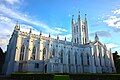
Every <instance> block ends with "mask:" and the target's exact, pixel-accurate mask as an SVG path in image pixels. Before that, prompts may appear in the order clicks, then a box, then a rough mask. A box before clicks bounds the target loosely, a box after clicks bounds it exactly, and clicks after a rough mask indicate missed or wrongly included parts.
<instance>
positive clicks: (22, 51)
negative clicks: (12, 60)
mask: <svg viewBox="0 0 120 80" xmlns="http://www.w3.org/2000/svg"><path fill="white" fill-rule="evenodd" d="M24 50H25V46H24V45H22V46H21V53H24Z"/></svg>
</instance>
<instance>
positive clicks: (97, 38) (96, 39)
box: [95, 33, 99, 41]
mask: <svg viewBox="0 0 120 80" xmlns="http://www.w3.org/2000/svg"><path fill="white" fill-rule="evenodd" d="M95 41H99V37H98V35H97V33H96V34H95Z"/></svg>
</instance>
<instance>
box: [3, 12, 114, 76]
mask: <svg viewBox="0 0 120 80" xmlns="http://www.w3.org/2000/svg"><path fill="white" fill-rule="evenodd" d="M71 27H72V40H71V42H69V41H66V38H65V40H60V39H59V36H57V38H56V39H54V38H51V36H50V35H49V37H45V36H42V34H41V33H40V35H35V34H32V31H31V30H30V32H29V33H27V32H22V31H20V26H19V25H18V24H16V26H15V28H14V31H13V34H12V36H11V38H10V40H9V44H8V45H7V54H6V59H5V64H4V67H3V73H4V74H11V73H12V72H19V71H28V72H35V73H115V72H116V69H115V66H114V61H113V55H112V53H111V50H108V49H107V47H106V45H105V44H102V43H101V42H100V41H99V38H98V36H97V34H96V35H95V40H94V41H93V42H91V41H89V37H88V25H87V20H86V15H85V19H84V20H81V18H80V14H78V19H77V21H76V22H75V21H74V19H73V17H72V20H71Z"/></svg>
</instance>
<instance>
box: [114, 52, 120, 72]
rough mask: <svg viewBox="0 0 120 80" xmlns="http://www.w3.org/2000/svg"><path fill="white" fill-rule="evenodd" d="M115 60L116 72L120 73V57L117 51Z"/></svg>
mask: <svg viewBox="0 0 120 80" xmlns="http://www.w3.org/2000/svg"><path fill="white" fill-rule="evenodd" d="M113 59H114V64H115V68H116V72H117V73H120V55H118V52H117V51H115V53H113Z"/></svg>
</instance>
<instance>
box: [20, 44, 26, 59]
mask: <svg viewBox="0 0 120 80" xmlns="http://www.w3.org/2000/svg"><path fill="white" fill-rule="evenodd" d="M24 51H25V46H24V45H22V46H21V51H20V58H19V60H23V58H24Z"/></svg>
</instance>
